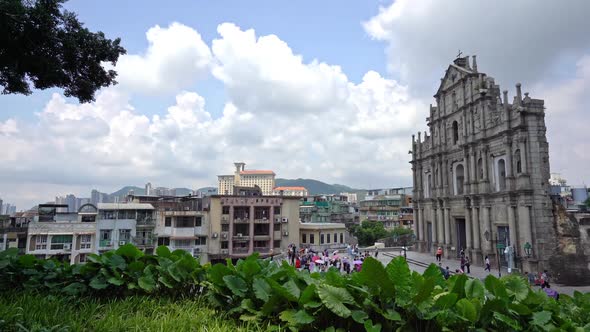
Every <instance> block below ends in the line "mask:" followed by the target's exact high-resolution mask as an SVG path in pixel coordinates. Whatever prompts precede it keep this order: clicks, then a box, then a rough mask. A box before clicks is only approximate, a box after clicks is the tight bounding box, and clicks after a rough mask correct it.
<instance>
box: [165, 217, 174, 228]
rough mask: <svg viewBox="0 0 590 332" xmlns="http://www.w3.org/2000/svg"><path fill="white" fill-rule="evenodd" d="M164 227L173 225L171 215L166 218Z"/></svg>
mask: <svg viewBox="0 0 590 332" xmlns="http://www.w3.org/2000/svg"><path fill="white" fill-rule="evenodd" d="M164 227H172V218H171V217H166V219H164Z"/></svg>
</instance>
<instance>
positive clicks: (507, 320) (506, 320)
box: [494, 312, 522, 331]
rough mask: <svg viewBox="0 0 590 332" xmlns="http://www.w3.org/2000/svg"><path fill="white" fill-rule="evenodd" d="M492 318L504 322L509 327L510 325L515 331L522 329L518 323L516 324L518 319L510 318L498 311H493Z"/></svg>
mask: <svg viewBox="0 0 590 332" xmlns="http://www.w3.org/2000/svg"><path fill="white" fill-rule="evenodd" d="M494 318H496V319H497V320H499V321H501V322H503V323H504V324H506V325H508V326H509V327H511V328H512V329H514V330H516V331H520V330H522V329H521V327H520V324H518V321H517V320H515V319H514V318H511V317H509V316H506V315H504V314H501V313H499V312H494Z"/></svg>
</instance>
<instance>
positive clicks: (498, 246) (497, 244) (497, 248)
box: [496, 234, 506, 277]
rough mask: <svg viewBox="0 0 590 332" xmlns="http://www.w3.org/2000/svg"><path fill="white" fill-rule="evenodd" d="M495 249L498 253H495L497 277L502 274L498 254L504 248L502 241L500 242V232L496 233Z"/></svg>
mask: <svg viewBox="0 0 590 332" xmlns="http://www.w3.org/2000/svg"><path fill="white" fill-rule="evenodd" d="M496 241H497V242H496V250H497V251H498V254H497V255H496V258H497V259H496V261H497V262H498V277H501V276H502V270H501V268H500V255H502V251H503V250H504V249H505V248H506V245H505V244H504V243H500V234H497V235H496Z"/></svg>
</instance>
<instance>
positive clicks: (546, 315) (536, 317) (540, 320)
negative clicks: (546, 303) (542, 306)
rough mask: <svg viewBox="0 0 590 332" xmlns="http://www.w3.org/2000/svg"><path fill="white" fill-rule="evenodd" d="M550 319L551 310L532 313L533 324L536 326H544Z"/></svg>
mask: <svg viewBox="0 0 590 332" xmlns="http://www.w3.org/2000/svg"><path fill="white" fill-rule="evenodd" d="M550 320H551V312H549V311H545V310H543V311H539V312H535V313H534V314H533V324H534V325H538V326H545V324H547V323H549V321H550Z"/></svg>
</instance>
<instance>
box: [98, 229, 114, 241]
mask: <svg viewBox="0 0 590 332" xmlns="http://www.w3.org/2000/svg"><path fill="white" fill-rule="evenodd" d="M111 232H112V230H111V229H102V230H101V231H100V240H101V241H110V240H111Z"/></svg>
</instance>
